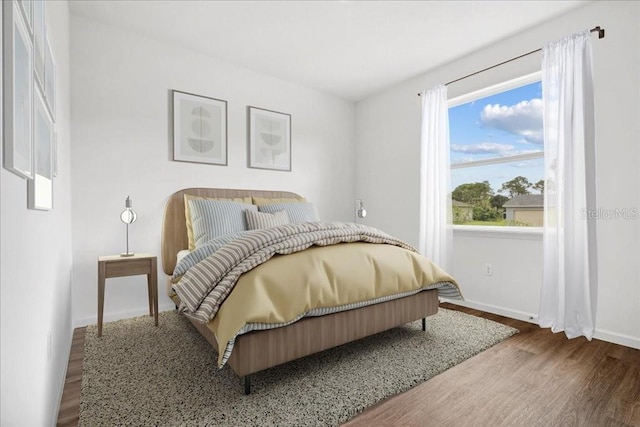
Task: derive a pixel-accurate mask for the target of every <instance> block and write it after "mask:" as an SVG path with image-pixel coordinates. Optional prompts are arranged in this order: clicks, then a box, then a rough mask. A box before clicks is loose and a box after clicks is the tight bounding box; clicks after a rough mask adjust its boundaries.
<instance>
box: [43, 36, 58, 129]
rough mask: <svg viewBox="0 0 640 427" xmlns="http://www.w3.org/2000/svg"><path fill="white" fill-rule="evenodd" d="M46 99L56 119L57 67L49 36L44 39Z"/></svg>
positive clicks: (53, 117)
mask: <svg viewBox="0 0 640 427" xmlns="http://www.w3.org/2000/svg"><path fill="white" fill-rule="evenodd" d="M44 99H45V101H46V104H47V107H48V108H49V112H50V113H51V119H52V120H53V122H54V123H55V121H56V67H55V63H54V62H53V55H52V53H51V46H50V45H49V38H47V37H45V41H44Z"/></svg>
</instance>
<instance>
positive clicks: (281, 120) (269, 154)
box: [249, 107, 291, 171]
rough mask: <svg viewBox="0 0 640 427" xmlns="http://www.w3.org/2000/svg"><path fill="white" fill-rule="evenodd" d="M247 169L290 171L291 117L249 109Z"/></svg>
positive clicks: (258, 109)
mask: <svg viewBox="0 0 640 427" xmlns="http://www.w3.org/2000/svg"><path fill="white" fill-rule="evenodd" d="M249 167H252V168H261V169H275V170H283V171H290V170H291V116H290V115H289V114H285V113H278V112H275V111H269V110H263V109H260V108H254V107H249Z"/></svg>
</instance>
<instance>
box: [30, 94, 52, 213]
mask: <svg viewBox="0 0 640 427" xmlns="http://www.w3.org/2000/svg"><path fill="white" fill-rule="evenodd" d="M35 92H36V93H35V97H34V113H33V114H34V126H33V130H34V132H33V133H34V141H35V146H34V148H35V150H34V174H33V179H30V180H29V181H28V185H27V195H28V198H27V200H28V205H27V207H28V208H29V209H38V210H47V211H48V210H52V209H53V122H52V120H51V115H50V114H49V110H48V109H47V107H46V105H45V101H44V96H43V95H42V92H41V91H40V89H39V88H38V89H36V91H35Z"/></svg>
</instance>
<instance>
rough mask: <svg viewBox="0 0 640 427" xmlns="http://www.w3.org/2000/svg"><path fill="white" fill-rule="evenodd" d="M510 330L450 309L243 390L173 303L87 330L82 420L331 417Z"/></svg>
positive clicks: (348, 414) (421, 377)
mask: <svg viewBox="0 0 640 427" xmlns="http://www.w3.org/2000/svg"><path fill="white" fill-rule="evenodd" d="M516 332H517V330H515V329H513V328H510V327H508V326H504V325H501V324H499V323H496V322H492V321H489V320H486V319H481V318H478V317H474V316H470V315H467V314H464V313H460V312H457V311H451V310H445V309H442V308H441V309H440V311H439V312H438V314H437V315H435V316H432V317H430V318H428V319H427V331H426V332H423V331H422V329H421V323H420V321H417V322H414V323H411V324H408V325H406V326H403V327H400V328H396V329H392V330H390V331H387V332H383V333H380V334H378V335H374V336H372V337H369V338H365V339H362V340H359V341H356V342H354V343H350V344H345V345H343V346H340V347H336V348H334V349H331V350H327V351H324V352H322V353H319V354H316V355H312V356H308V357H305V358H303V359H299V360H297V361H293V362H291V363H288V364H285V365H281V366H277V367H274V368H271V369H268V370H265V371H263V372H259V373H257V374H254V375H253V376H252V392H251V394H250V395H248V396H245V395H244V394H243V382H242V379H241V378H239V377H237V376H236V375H235V374H234V373H233V372H232V371H231V369H230V368H229V367H226V366H225V367H224V368H223V369H221V370H219V369H217V367H215V361H216V353H215V351H214V350H213V349H212V347H211V346H210V345H209V344H208V343H207V342H206V341H205V339H204V338H203V337H202V336H201V335H200V334H199V333H198V332H197V331H196V329H195V328H194V327H193V326H192V325H191V324H190V323H189V321H188V320H187V319H186V318H184V317H183V316H181V315H178V314H176V313H175V312H172V311H167V312H163V313H160V326H159V327H157V328H156V327H154V326H153V319H152V318H151V317H148V316H145V317H139V318H135V319H127V320H121V321H117V322H112V323H107V324H105V325H104V327H103V335H102V338H97V327H95V326H89V327H88V328H87V333H86V341H85V349H84V350H85V355H84V368H83V374H82V391H81V404H80V425H81V426H119V425H122V426H125V425H126V426H144V425H152V426H223V425H229V426H241V425H254V426H258V425H259V426H264V425H274V426H275V425H277V426H284V425H292V426H332V425H339V424H340V423H342V422H345V421H347V420H348V419H350V418H352V417H353V416H354V415H356V414H358V413H360V412H362V410H363V409H364V408H366V407H368V406H370V405H373V404H375V403H376V402H379V401H381V400H383V399H385V398H386V397H389V396H392V395H394V394H396V393H400V392H403V391H406V390H408V389H409V388H411V387H413V386H415V385H416V384H419V383H421V382H423V381H426V380H428V379H429V378H431V377H433V376H435V375H437V374H439V373H440V372H443V371H445V370H446V369H448V368H451V367H452V366H454V365H456V364H458V363H460V362H462V361H464V360H465V359H468V358H469V357H471V356H473V355H475V354H477V353H480V352H481V351H483V350H485V349H487V348H489V347H491V346H493V345H495V344H497V343H499V342H500V341H502V340H504V339H506V338H508V337H509V336H511V335H513V334H514V333H516Z"/></svg>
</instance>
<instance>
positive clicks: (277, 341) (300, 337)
mask: <svg viewBox="0 0 640 427" xmlns="http://www.w3.org/2000/svg"><path fill="white" fill-rule="evenodd" d="M185 194H186V195H188V196H194V197H197V198H211V199H227V200H229V199H238V198H245V200H250V199H247V198H253V200H257V198H264V199H277V200H282V199H292V200H295V201H303V200H304V199H303V198H302V197H301V196H299V195H297V194H295V193H291V192H284V191H261V190H233V189H215V188H188V189H183V190H180V191H178V192H176V193H174V194H173V195H171V196H170V197H169V199H168V201H167V204H166V206H165V212H164V219H163V225H162V266H163V270H164V272H165V273H166V274H167V275H168V276H169V280H168V292H169V294H170V296H171V298H172V299H173V300H174V302H175V303H176V306H179V305H181V304H182V307H184V301H182V300H181V299H180V297H179V296H178V295H177V294H176V292H175V291H174V288H173V285H175V279H174V281H172V280H171V276H172V275H173V274H174V270H176V264H177V258H178V253H179V252H180V251H184V250H186V249H188V248H189V246H190V242H189V237H188V232H187V216H186V214H185ZM356 244H358V243H356ZM359 244H364V243H359ZM343 245H352V243H344V244H343ZM368 246H369V247H374V246H386V245H368ZM314 248H315V246H314ZM309 250H310V249H307V251H309ZM280 259H282V257H281V258H280ZM269 262H272V261H267V262H266V263H267V264H268V263H269ZM273 262H275V261H273ZM249 274H250V273H249V272H247V273H244V274H243V275H242V276H241V277H246V276H248V275H249ZM445 277H448V276H445ZM247 280H248V279H247ZM444 284H445V286H442V285H441V284H438V285H437V286H438V287H437V288H434V289H429V290H421V291H418V292H415V293H412V294H410V295H407V296H402V297H398V298H395V299H390V300H384V301H383V302H377V303H370V304H368V305H364V306H358V307H357V308H351V309H343V310H342V311H337V312H331V313H329V314H324V315H314V316H312V317H302V318H301V319H299V320H296V321H294V322H293V323H290V324H287V325H286V326H281V327H277V328H273V329H265V330H253V331H249V332H246V333H242V334H240V335H237V336H236V337H235V338H234V343H233V345H232V351H231V352H230V354H228V355H225V357H226V360H225V363H226V364H228V365H229V366H230V367H231V369H232V370H233V371H234V372H235V373H236V374H237V375H238V376H239V377H241V378H243V379H244V392H245V394H249V393H250V391H251V375H252V374H254V373H256V372H259V371H262V370H264V369H267V368H270V367H273V366H277V365H280V364H283V363H286V362H289V361H292V360H295V359H298V358H301V357H305V356H308V355H311V354H314V353H317V352H320V351H323V350H326V349H329V348H332V347H336V346H339V345H342V344H346V343H349V342H352V341H355V340H358V339H361V338H364V337H367V336H370V335H373V334H376V333H379V332H383V331H385V330H388V329H391V328H394V327H397V326H401V325H403V324H406V323H409V322H413V321H416V320H419V319H422V325H423V330H425V325H426V323H425V322H426V318H427V317H429V316H431V315H434V314H436V313H437V311H438V305H439V299H438V295H439V292H442V289H443V288H446V289H448V292H449V294H450V295H448V296H447V297H453V298H456V297H460V298H461V295H460V293H459V290H458V288H457V285H456V284H455V282H454V281H453V279H450V280H447V281H445V282H444ZM236 292H239V291H236ZM232 295H234V294H233V293H231V294H229V297H228V298H229V299H231V296H232ZM227 304H231V302H230V301H229V302H227ZM222 306H224V304H222ZM187 318H189V320H190V321H191V323H192V324H193V326H194V327H195V328H196V329H197V330H198V331H199V332H200V333H201V334H202V335H203V336H204V338H205V339H206V340H207V341H208V342H209V343H210V344H211V345H212V346H213V347H214V348H215V349H216V350H217V351H218V353H219V357H222V355H221V354H220V352H221V351H220V348H221V347H220V343H219V342H218V339H217V337H216V333H214V332H213V330H212V328H211V327H210V323H213V322H209V324H207V323H203V322H202V321H199V320H197V319H195V318H194V317H192V316H189V315H188V316H187ZM222 348H224V347H222Z"/></svg>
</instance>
